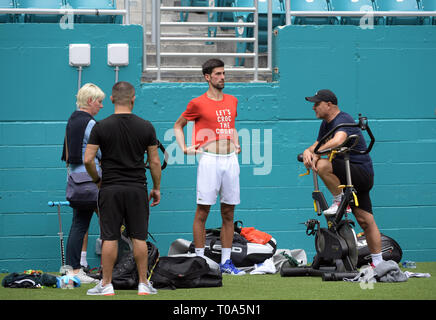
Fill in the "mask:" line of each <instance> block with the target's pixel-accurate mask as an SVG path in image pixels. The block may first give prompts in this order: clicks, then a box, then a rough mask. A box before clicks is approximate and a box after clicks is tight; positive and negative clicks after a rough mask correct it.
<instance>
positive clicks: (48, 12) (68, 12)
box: [0, 0, 130, 24]
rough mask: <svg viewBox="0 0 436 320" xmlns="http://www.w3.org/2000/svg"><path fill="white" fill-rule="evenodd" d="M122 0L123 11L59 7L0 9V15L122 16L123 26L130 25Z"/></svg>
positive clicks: (128, 12)
mask: <svg viewBox="0 0 436 320" xmlns="http://www.w3.org/2000/svg"><path fill="white" fill-rule="evenodd" d="M129 2H130V1H129V0H124V9H73V8H71V7H61V8H59V9H44V8H0V14H15V15H16V14H44V15H92V16H95V15H97V16H114V15H122V16H123V24H130V4H129Z"/></svg>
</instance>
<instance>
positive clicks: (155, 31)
mask: <svg viewBox="0 0 436 320" xmlns="http://www.w3.org/2000/svg"><path fill="white" fill-rule="evenodd" d="M253 4H254V6H253V7H184V6H182V7H180V6H179V7H176V6H174V7H170V6H166V7H165V6H161V5H160V0H152V22H151V26H152V32H151V35H152V43H155V44H156V66H155V67H150V66H148V65H147V61H146V45H147V42H146V35H147V32H146V30H145V29H146V26H147V21H146V14H145V13H146V8H145V5H146V1H145V0H143V1H142V5H143V8H142V11H143V15H142V19H143V20H142V24H143V27H144V34H143V37H144V48H143V72H147V71H154V72H156V81H161V76H162V71H167V72H171V71H182V72H199V71H201V68H200V67H184V66H174V67H162V65H161V57H209V56H210V57H216V56H219V57H240V58H252V59H254V61H253V68H245V67H230V68H226V69H225V70H226V72H227V71H230V72H253V81H259V80H258V76H259V71H262V72H271V71H272V68H271V65H272V63H271V43H272V2H271V1H269V3H268V67H267V68H259V44H258V25H259V23H258V0H254V1H253ZM171 11H172V12H174V11H176V12H253V22H212V21H208V22H162V21H161V13H162V12H171ZM193 26H195V27H236V28H238V27H245V28H253V30H254V32H253V37H236V35H235V36H234V37H229V36H227V37H217V36H214V37H201V36H196V35H193V36H187V37H179V36H177V37H172V36H169V37H168V36H162V35H161V27H193ZM163 41H175V42H177V41H180V42H186V41H198V42H251V43H253V52H252V53H247V52H162V51H161V42H163Z"/></svg>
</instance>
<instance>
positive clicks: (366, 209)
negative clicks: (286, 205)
mask: <svg viewBox="0 0 436 320" xmlns="http://www.w3.org/2000/svg"><path fill="white" fill-rule="evenodd" d="M306 100H307V101H310V102H314V105H313V110H314V111H315V113H316V117H317V118H319V119H322V120H323V121H322V123H321V126H320V129H319V133H318V138H317V141H315V143H314V144H313V145H312V146H310V147H309V148H307V149H306V150H304V152H303V162H304V165H305V166H306V167H307V168H311V169H312V170H314V171H315V172H317V173H318V175H319V176H320V177H321V179H322V180H323V182H324V184H325V185H326V187H327V188H328V189H329V191H330V192H331V193H332V195H333V197H334V201H333V204H332V205H331V206H330V208H328V209H327V210H325V211H324V214H325V215H334V214H336V211H337V210H338V207H339V204H340V202H341V200H342V195H343V192H342V190H341V189H340V188H338V186H339V185H346V184H347V181H346V173H345V162H344V159H343V156H342V155H336V157H335V158H334V159H333V160H332V162H330V161H329V160H328V159H323V158H321V157H320V156H319V155H317V154H315V153H314V150H315V147H316V146H317V144H318V141H319V140H321V138H322V137H323V136H324V135H325V134H327V133H328V132H329V131H330V130H331V129H333V128H335V127H336V126H338V125H339V124H341V123H354V119H353V118H352V117H351V116H350V115H349V114H347V113H345V112H343V111H341V110H339V107H338V105H337V103H338V100H337V98H336V95H335V94H334V93H333V92H332V91H330V90H327V89H323V90H319V91H318V92H317V93H316V94H315V95H314V96H313V97H306ZM352 134H357V135H358V136H359V141H358V144H357V145H356V146H355V147H354V148H355V149H356V150H362V151H363V150H366V149H367V147H366V142H365V139H364V138H363V135H362V132H361V130H360V129H359V128H356V127H354V128H349V127H348V128H347V127H345V128H340V129H338V130H337V131H336V132H335V133H334V136H333V137H331V139H330V140H328V141H327V142H326V143H325V144H324V145H323V146H322V147H321V148H320V150H326V149H330V148H333V147H336V146H339V145H341V144H342V143H343V142H344V141H345V140H346V139H347V137H348V136H349V135H352ZM350 171H351V177H352V182H353V185H354V188H355V189H356V192H357V198H358V201H359V206H358V207H356V206H352V208H351V209H352V211H353V214H354V216H355V217H356V220H357V222H358V223H359V225H360V226H361V227H362V229H363V231H364V232H365V236H366V240H367V243H368V248H369V250H370V251H371V257H372V262H373V264H374V265H377V264H379V263H380V262H381V261H383V258H382V253H381V236H380V231H379V229H378V227H377V225H376V223H375V220H374V216H373V212H372V203H371V198H370V195H369V192H370V190H371V189H372V186H373V183H374V169H373V165H372V160H371V157H370V156H369V154H365V155H362V154H353V153H350ZM351 209H350V208H348V210H350V211H351Z"/></svg>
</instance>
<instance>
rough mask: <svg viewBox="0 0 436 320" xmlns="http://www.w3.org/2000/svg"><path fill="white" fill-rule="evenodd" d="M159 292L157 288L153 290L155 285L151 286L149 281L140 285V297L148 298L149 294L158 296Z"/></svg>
mask: <svg viewBox="0 0 436 320" xmlns="http://www.w3.org/2000/svg"><path fill="white" fill-rule="evenodd" d="M156 293H157V290H156V289H155V288H153V285H152V284H151V282H150V281H148V282H147V283H142V282H141V283H140V284H138V295H140V296H146V295H149V294H156Z"/></svg>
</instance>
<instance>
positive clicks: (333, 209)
mask: <svg viewBox="0 0 436 320" xmlns="http://www.w3.org/2000/svg"><path fill="white" fill-rule="evenodd" d="M340 204H341V202H340V201H337V200H334V201H333V204H332V205H331V206H330V208H328V209H326V210H324V211H323V213H324V215H326V216H332V215H335V214H336V212H337V211H338V208H339V205H340ZM348 213H351V208H350V206H347V214H348Z"/></svg>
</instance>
